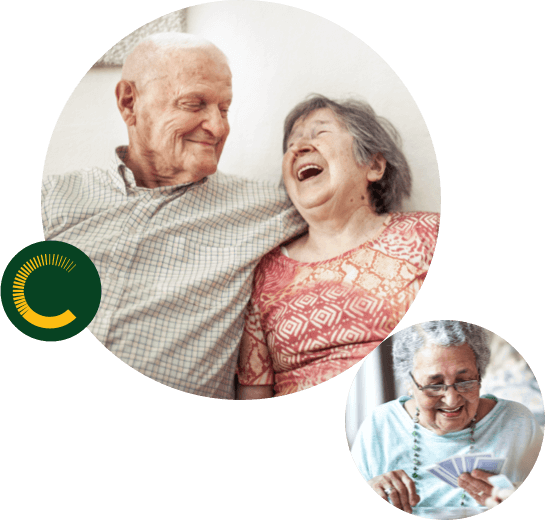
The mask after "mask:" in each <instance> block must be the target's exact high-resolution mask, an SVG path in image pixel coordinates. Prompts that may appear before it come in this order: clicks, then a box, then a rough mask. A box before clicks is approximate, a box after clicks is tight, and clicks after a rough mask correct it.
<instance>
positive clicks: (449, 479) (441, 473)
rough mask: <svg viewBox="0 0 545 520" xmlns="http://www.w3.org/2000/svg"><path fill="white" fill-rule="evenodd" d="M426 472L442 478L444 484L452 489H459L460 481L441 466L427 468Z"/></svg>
mask: <svg viewBox="0 0 545 520" xmlns="http://www.w3.org/2000/svg"><path fill="white" fill-rule="evenodd" d="M426 471H428V472H430V473H431V474H432V475H435V476H436V477H437V478H440V479H441V480H442V481H443V482H445V483H446V484H448V485H449V486H452V487H454V488H455V487H458V481H457V479H456V478H454V477H453V476H452V475H451V474H450V473H447V472H446V471H445V470H444V469H442V468H441V467H439V466H431V467H429V468H426Z"/></svg>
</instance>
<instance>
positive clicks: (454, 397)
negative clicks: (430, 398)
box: [443, 386, 460, 405]
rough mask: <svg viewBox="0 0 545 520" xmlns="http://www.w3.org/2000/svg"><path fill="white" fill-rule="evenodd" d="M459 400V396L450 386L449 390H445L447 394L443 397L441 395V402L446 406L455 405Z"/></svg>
mask: <svg viewBox="0 0 545 520" xmlns="http://www.w3.org/2000/svg"><path fill="white" fill-rule="evenodd" d="M459 400H460V394H459V393H458V391H457V390H456V389H455V388H454V387H453V386H451V387H450V388H447V392H446V394H445V395H443V402H444V403H445V404H448V405H455V404H457V403H458V402H459Z"/></svg>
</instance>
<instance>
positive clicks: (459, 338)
mask: <svg viewBox="0 0 545 520" xmlns="http://www.w3.org/2000/svg"><path fill="white" fill-rule="evenodd" d="M392 339H393V358H394V371H395V374H396V377H397V378H398V379H400V380H402V381H405V382H410V381H411V377H410V372H412V371H413V360H414V356H415V354H416V353H417V352H418V350H420V349H421V348H422V347H425V346H428V345H435V346H438V347H445V348H447V347H457V346H460V345H464V344H466V343H467V344H468V345H469V346H470V347H471V350H473V353H474V354H475V360H476V363H477V369H478V371H479V375H480V377H483V376H484V373H485V371H486V367H487V366H488V362H489V361H490V348H489V346H488V343H489V338H488V333H487V331H486V330H485V329H483V328H481V327H478V326H477V325H473V324H471V323H466V322H464V321H427V322H425V323H420V324H419V325H413V326H412V327H408V328H407V329H404V330H401V331H399V332H397V333H396V334H394V336H393V338H392Z"/></svg>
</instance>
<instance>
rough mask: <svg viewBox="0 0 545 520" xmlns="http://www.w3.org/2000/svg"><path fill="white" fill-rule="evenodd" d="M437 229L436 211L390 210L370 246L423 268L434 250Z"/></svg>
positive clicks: (426, 267) (437, 217)
mask: <svg viewBox="0 0 545 520" xmlns="http://www.w3.org/2000/svg"><path fill="white" fill-rule="evenodd" d="M438 232H439V214H438V213H429V212H425V211H413V212H407V213H400V212H397V213H391V214H390V218H389V221H388V223H387V225H386V229H385V230H384V232H383V233H382V234H381V236H380V237H379V238H378V240H377V241H376V242H375V243H374V244H373V247H374V248H375V249H377V248H378V249H379V250H381V251H384V252H385V253H386V254H389V255H391V256H393V257H396V258H401V259H405V260H406V261H408V262H409V263H411V264H413V265H415V266H416V267H418V268H421V269H423V270H427V269H428V268H429V265H430V263H431V260H432V257H433V253H434V251H435V244H436V242H437V235H438Z"/></svg>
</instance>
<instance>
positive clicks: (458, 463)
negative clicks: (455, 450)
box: [450, 457, 467, 476]
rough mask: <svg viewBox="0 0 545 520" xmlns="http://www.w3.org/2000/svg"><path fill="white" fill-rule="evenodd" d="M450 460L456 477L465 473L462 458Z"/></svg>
mask: <svg viewBox="0 0 545 520" xmlns="http://www.w3.org/2000/svg"><path fill="white" fill-rule="evenodd" d="M450 460H452V462H453V463H454V466H455V467H456V473H457V475H458V476H460V475H461V474H462V473H465V472H466V471H467V469H466V464H465V459H464V457H451V458H450Z"/></svg>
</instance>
